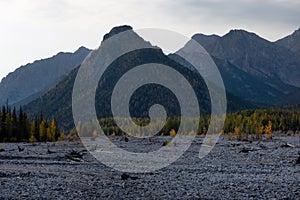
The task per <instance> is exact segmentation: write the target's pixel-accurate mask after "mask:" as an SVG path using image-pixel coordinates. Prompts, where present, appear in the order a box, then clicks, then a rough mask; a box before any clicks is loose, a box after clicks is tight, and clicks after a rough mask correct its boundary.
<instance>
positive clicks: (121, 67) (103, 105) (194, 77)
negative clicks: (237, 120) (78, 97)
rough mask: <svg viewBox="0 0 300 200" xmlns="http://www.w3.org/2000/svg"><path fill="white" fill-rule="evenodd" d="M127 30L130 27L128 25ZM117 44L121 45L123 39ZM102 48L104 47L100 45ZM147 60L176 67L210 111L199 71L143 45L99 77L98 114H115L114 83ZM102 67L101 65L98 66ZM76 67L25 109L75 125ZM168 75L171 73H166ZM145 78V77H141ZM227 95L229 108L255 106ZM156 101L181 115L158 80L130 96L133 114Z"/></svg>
mask: <svg viewBox="0 0 300 200" xmlns="http://www.w3.org/2000/svg"><path fill="white" fill-rule="evenodd" d="M119 28H120V29H121V30H116V29H118V27H117V28H114V29H113V30H112V31H113V32H118V31H119V32H122V30H124V27H119ZM125 30H130V29H127V28H125ZM113 34H114V33H111V32H110V33H108V34H107V35H110V36H111V35H113ZM134 37H135V38H131V40H133V44H132V45H135V44H134V40H135V41H136V42H139V43H141V42H142V43H145V44H147V45H150V44H149V43H148V42H146V41H144V40H143V39H142V38H140V37H139V36H138V35H137V34H134ZM118 45H122V42H121V41H120V43H119V44H117V45H116V47H115V48H118ZM100 48H101V47H100ZM146 63H160V64H163V65H167V66H170V67H171V68H173V69H176V70H177V71H179V72H180V74H182V75H183V76H185V77H186V79H187V80H189V82H190V84H191V86H192V87H193V88H194V91H195V93H196V95H197V97H198V101H199V105H200V110H201V111H200V112H201V114H205V113H206V114H209V113H210V99H209V95H208V91H207V87H206V85H205V83H204V81H203V79H202V77H201V76H199V75H198V74H197V73H195V72H193V71H191V70H189V69H188V68H186V67H184V66H183V65H181V64H179V63H177V62H175V61H174V60H172V59H170V58H169V57H168V56H166V55H164V54H163V52H162V51H161V50H160V49H158V48H155V49H152V48H149V49H141V50H135V51H132V52H129V53H127V54H125V55H123V56H121V57H119V58H118V59H116V60H115V61H114V62H113V63H112V64H111V65H110V66H109V68H108V69H107V70H106V71H105V73H104V74H103V76H102V78H101V79H100V81H99V84H98V88H97V92H96V95H95V99H96V104H95V107H96V111H97V116H98V118H103V117H112V113H111V95H112V91H113V88H114V86H115V85H116V83H117V81H118V80H119V79H120V78H121V76H122V75H123V74H125V73H126V72H127V71H129V70H130V69H132V68H134V67H135V66H139V65H142V64H146ZM99 67H101V66H99ZM77 70H78V69H77V68H76V69H74V70H73V71H72V72H71V73H70V74H69V76H68V77H67V78H65V79H64V80H63V81H61V82H60V83H59V84H58V85H57V86H56V87H55V88H53V89H52V90H50V91H49V92H47V93H46V94H45V95H43V96H42V97H41V98H39V99H37V100H35V101H33V102H31V103H29V104H28V105H27V106H26V107H25V111H26V112H28V113H30V114H37V113H38V112H40V111H41V110H42V112H43V115H44V116H45V117H52V116H54V117H55V118H56V119H57V121H58V123H59V125H60V126H61V127H62V128H64V129H65V130H69V129H71V128H73V127H74V124H73V116H72V91H73V85H74V81H75V78H76V75H77ZM166 77H168V75H167V74H166ZM141 78H143V77H141ZM227 97H228V107H229V110H230V111H232V110H238V109H242V108H243V109H244V108H253V106H252V105H251V104H250V103H249V102H246V101H243V100H242V99H240V98H239V97H236V96H234V95H232V94H230V93H227ZM154 104H161V105H163V106H164V107H165V109H166V111H167V115H168V116H178V115H180V109H179V108H180V107H179V105H178V101H177V99H176V97H175V96H174V94H172V93H171V92H170V91H169V90H168V89H166V88H165V87H162V86H160V85H156V84H148V85H145V86H143V87H141V88H139V89H137V90H136V92H134V94H133V96H132V98H131V100H130V105H129V109H130V114H131V116H132V117H148V115H149V113H148V111H149V108H150V107H151V106H152V105H154Z"/></svg>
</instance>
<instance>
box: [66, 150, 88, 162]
mask: <svg viewBox="0 0 300 200" xmlns="http://www.w3.org/2000/svg"><path fill="white" fill-rule="evenodd" d="M66 157H67V158H68V159H70V160H72V161H75V162H83V161H84V160H83V153H82V152H78V151H74V150H72V151H71V153H68V154H66Z"/></svg>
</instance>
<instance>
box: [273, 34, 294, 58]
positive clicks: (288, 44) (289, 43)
mask: <svg viewBox="0 0 300 200" xmlns="http://www.w3.org/2000/svg"><path fill="white" fill-rule="evenodd" d="M275 43H276V44H277V45H279V46H283V47H285V48H287V49H288V50H290V51H292V52H295V53H296V54H297V55H298V56H299V57H300V28H299V29H298V30H296V31H295V32H294V33H293V34H291V35H288V36H286V37H284V38H282V39H280V40H277V41H276V42H275Z"/></svg>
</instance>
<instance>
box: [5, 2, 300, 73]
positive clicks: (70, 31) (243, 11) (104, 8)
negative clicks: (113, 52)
mask: <svg viewBox="0 0 300 200" xmlns="http://www.w3.org/2000/svg"><path fill="white" fill-rule="evenodd" d="M121 24H129V25H131V26H133V27H134V28H147V27H153V28H166V29H170V30H174V31H177V32H180V33H182V34H184V35H186V36H189V37H190V36H192V35H193V34H195V33H204V34H219V35H224V34H225V33H227V32H228V31H229V30H230V29H237V28H238V29H246V30H248V31H251V32H256V33H257V34H258V35H260V36H262V37H264V38H266V39H269V40H271V41H274V40H277V39H279V38H281V37H283V36H285V35H288V34H291V33H292V32H293V31H294V30H295V29H298V28H299V27H300V0H265V1H259V0H182V1H175V0H152V1H139V0H123V1H118V2H117V1H113V0H110V1H101V0H42V1H37V0H19V1H18V0H0V25H1V28H0V44H1V47H0V54H1V60H0V77H3V76H5V75H6V74H7V73H8V72H10V71H13V70H14V69H16V68H18V67H20V65H24V64H26V63H28V62H32V61H34V60H37V59H41V58H46V57H49V56H52V55H54V54H56V53H57V52H59V51H75V50H76V49H77V48H79V47H80V46H86V47H88V48H96V47H98V45H99V44H100V41H101V40H102V37H103V35H104V34H105V33H106V32H107V31H109V30H110V29H111V28H112V27H113V26H116V25H121Z"/></svg>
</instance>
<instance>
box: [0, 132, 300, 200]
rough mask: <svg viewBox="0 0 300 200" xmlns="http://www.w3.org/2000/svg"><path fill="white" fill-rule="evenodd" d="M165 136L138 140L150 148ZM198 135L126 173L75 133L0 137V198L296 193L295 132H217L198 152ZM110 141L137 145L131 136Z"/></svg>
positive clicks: (299, 141)
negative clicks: (246, 136)
mask: <svg viewBox="0 0 300 200" xmlns="http://www.w3.org/2000/svg"><path fill="white" fill-rule="evenodd" d="M166 139H168V138H166V137H156V138H154V139H152V140H151V141H148V142H145V145H147V148H148V150H149V149H151V148H153V149H156V148H159V147H161V146H162V144H163V142H164V141H165V140H166ZM145 140H148V139H145ZM202 140H203V138H201V137H197V138H196V139H195V140H194V143H193V144H192V146H191V147H190V148H189V150H188V151H187V152H186V153H185V154H184V155H183V156H182V157H181V158H180V159H178V160H177V161H176V162H174V163H173V164H172V165H169V166H168V167H166V168H163V169H161V170H158V171H155V172H153V173H144V174H126V175H124V174H123V172H120V171H115V170H114V169H111V168H109V167H107V166H105V165H103V164H102V163H101V162H99V161H97V160H96V159H94V158H93V157H92V156H91V154H90V153H89V152H88V151H87V150H86V149H85V147H84V146H83V145H82V144H80V142H78V141H75V142H57V143H38V144H36V145H35V146H33V145H32V144H26V143H18V144H13V143H6V144H0V149H2V150H3V151H2V152H0V185H1V186H0V187H1V188H0V199H128V198H129V199H300V165H297V164H296V160H297V159H298V157H299V155H298V153H299V152H300V138H299V137H276V138H274V139H273V140H272V141H264V142H252V143H249V142H237V141H228V140H227V139H226V138H220V140H219V142H218V144H217V145H216V146H215V148H214V149H213V151H212V152H211V153H210V154H209V155H208V156H206V157H205V158H203V159H199V158H198V152H199V148H200V144H201V142H202ZM113 142H114V144H115V143H116V144H118V145H119V146H120V147H122V148H125V149H127V150H131V151H136V152H139V150H142V149H143V150H144V151H145V148H144V147H143V146H142V145H140V143H141V141H140V140H135V139H133V138H129V142H125V141H124V138H120V137H115V138H114V139H113ZM285 143H289V144H291V147H289V146H288V147H285V145H283V144H285ZM122 175H123V176H122ZM127 175H128V176H129V178H128V176H127ZM122 178H123V179H126V180H123V179H122Z"/></svg>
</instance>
